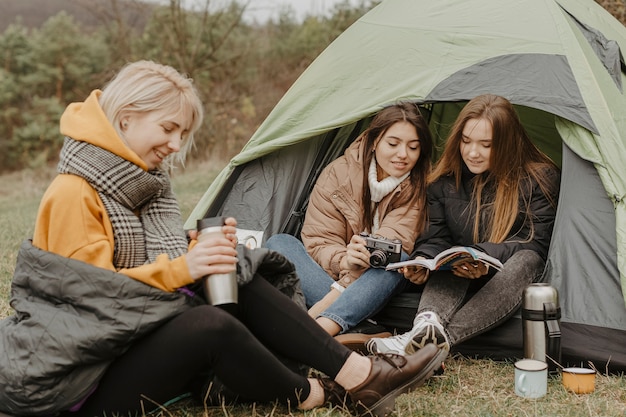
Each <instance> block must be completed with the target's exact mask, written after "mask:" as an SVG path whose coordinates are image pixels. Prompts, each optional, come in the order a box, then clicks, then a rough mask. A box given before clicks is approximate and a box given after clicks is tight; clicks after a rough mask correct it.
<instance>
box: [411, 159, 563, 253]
mask: <svg viewBox="0 0 626 417" xmlns="http://www.w3.org/2000/svg"><path fill="white" fill-rule="evenodd" d="M545 175H547V176H549V182H550V183H551V184H552V189H553V190H554V194H553V200H554V201H555V202H556V200H557V198H558V190H559V184H560V173H559V171H558V170H556V169H554V170H546V172H545ZM474 177H475V175H474V174H472V173H471V172H470V171H469V170H467V169H464V171H463V174H462V181H461V187H460V189H458V190H457V189H456V184H455V180H454V178H453V177H441V178H439V179H438V180H437V181H436V182H434V183H433V184H431V185H430V186H429V188H428V217H429V221H428V228H427V230H426V231H425V232H424V233H422V235H421V236H420V237H418V239H417V240H416V242H415V249H414V251H413V253H412V255H411V258H413V257H416V256H418V255H421V256H425V257H426V258H433V257H434V256H436V255H437V254H438V253H439V252H441V251H442V250H445V249H448V248H449V247H451V246H470V247H475V248H477V249H479V250H481V251H483V252H485V253H487V254H489V255H491V256H493V257H495V258H498V259H499V260H500V261H501V262H502V263H504V262H506V261H507V259H509V258H510V257H511V256H512V255H513V254H514V253H515V252H517V251H519V250H522V249H530V250H534V251H535V252H537V253H538V254H539V255H540V256H541V257H542V258H543V259H544V260H545V259H546V258H547V256H548V248H549V246H550V239H551V237H552V229H553V227H554V219H555V215H556V208H555V207H553V206H552V205H550V202H549V200H548V199H547V198H546V196H545V195H544V194H543V192H542V191H541V188H540V187H539V185H538V184H537V183H536V182H534V181H532V182H531V180H530V179H528V180H527V182H526V183H525V184H522V185H521V187H520V189H521V190H522V192H525V191H528V190H531V191H530V192H529V193H528V195H526V196H525V198H526V199H528V198H530V211H531V213H526V208H525V207H526V205H525V203H524V200H523V198H520V202H519V207H520V211H519V214H518V216H517V219H516V220H515V224H514V225H513V227H512V229H511V232H510V233H509V236H508V237H507V239H506V240H505V241H504V242H502V243H489V242H485V241H484V240H485V239H484V237H481V239H480V241H481V243H476V244H474V243H473V225H474V218H475V213H474V210H473V207H472V206H471V204H470V199H471V195H472V189H473V183H472V179H473V178H474ZM486 194H487V195H493V193H489V191H488V190H487V192H486ZM488 203H489V202H488ZM531 224H532V229H534V235H533V236H532V239H530V241H527V240H528V238H529V236H530V235H531V233H532V232H531V230H532V229H531Z"/></svg>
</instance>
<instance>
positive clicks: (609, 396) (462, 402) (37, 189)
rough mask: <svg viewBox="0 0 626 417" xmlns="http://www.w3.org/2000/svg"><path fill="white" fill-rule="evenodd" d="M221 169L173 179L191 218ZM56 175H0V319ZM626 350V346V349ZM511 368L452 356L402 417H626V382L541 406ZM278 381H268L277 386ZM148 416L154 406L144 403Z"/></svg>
mask: <svg viewBox="0 0 626 417" xmlns="http://www.w3.org/2000/svg"><path fill="white" fill-rule="evenodd" d="M223 165H224V164H223V163H209V162H207V163H202V164H192V165H189V167H188V168H187V169H186V170H184V171H179V172H177V173H176V174H175V175H174V176H173V187H174V191H175V193H176V195H177V197H178V199H179V201H180V203H181V209H182V211H183V216H185V217H186V216H187V215H188V214H189V213H190V212H191V210H192V209H193V207H194V206H195V204H196V202H197V201H198V199H199V198H200V197H201V196H202V194H203V193H204V191H205V190H206V188H207V187H208V185H209V184H210V182H211V181H212V180H213V178H215V175H217V173H218V171H219V169H221V168H222V167H223ZM53 175H54V171H53V170H52V169H50V170H43V171H37V172H33V171H24V172H20V173H14V174H10V175H4V176H2V177H0V256H1V258H0V317H6V316H8V315H10V314H11V309H10V307H9V304H8V300H9V287H10V281H11V276H12V274H13V270H14V267H15V259H16V254H17V250H18V248H19V245H20V243H21V242H22V240H23V239H25V238H27V237H29V236H30V235H31V234H32V230H33V224H34V220H35V216H36V212H37V207H38V204H39V199H40V198H41V195H42V194H43V192H44V191H45V188H46V186H47V184H48V183H49V181H50V180H51V179H52V177H53ZM624 348H625V349H626V347H624ZM513 373H514V368H513V364H512V363H511V362H494V361H491V360H485V359H471V358H465V357H461V356H454V357H451V358H449V359H448V360H447V361H446V370H445V372H444V374H443V375H441V376H437V377H434V378H431V380H430V381H428V383H427V384H426V385H425V386H423V387H420V388H418V389H417V390H416V391H414V392H412V393H410V394H407V395H403V396H401V397H400V398H398V400H397V411H396V413H395V415H397V416H423V417H428V416H450V417H465V416H468V417H472V416H475V417H492V416H509V417H517V416H520V417H528V416H566V417H583V416H589V417H613V416H615V417H618V416H619V417H626V378H625V377H624V376H623V375H606V373H605V372H603V370H599V372H598V376H597V380H596V390H595V391H594V392H593V393H591V394H586V395H576V394H572V393H569V392H567V391H565V389H564V388H563V387H562V386H561V383H560V378H559V377H556V378H551V379H550V380H549V383H548V394H547V395H546V396H545V397H543V398H540V399H537V400H530V399H523V398H519V397H517V396H516V395H515V393H514V392H513ZM271 382H272V381H268V383H271ZM145 408H146V410H150V409H153V408H155V405H154V404H150V403H149V402H147V403H146V407H145ZM156 414H157V415H162V416H171V417H187V416H189V417H200V416H203V417H204V416H206V417H217V416H231V417H243V416H296V417H340V416H342V417H343V416H348V414H347V413H345V412H342V411H339V410H331V409H327V408H320V409H317V410H313V411H307V412H301V411H298V410H293V409H289V408H287V407H284V406H280V405H276V404H254V405H239V406H233V407H216V408H205V407H200V406H197V405H195V404H192V403H190V402H188V401H180V402H178V403H175V404H173V405H169V406H167V407H162V408H161V409H160V411H158V412H157V413H156Z"/></svg>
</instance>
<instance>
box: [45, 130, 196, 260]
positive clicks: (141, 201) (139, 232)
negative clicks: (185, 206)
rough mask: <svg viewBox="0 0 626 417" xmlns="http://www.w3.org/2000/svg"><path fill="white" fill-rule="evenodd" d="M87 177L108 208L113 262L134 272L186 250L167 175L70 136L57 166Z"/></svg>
mask: <svg viewBox="0 0 626 417" xmlns="http://www.w3.org/2000/svg"><path fill="white" fill-rule="evenodd" d="M57 169H58V171H59V173H61V174H74V175H78V176H79V177H82V178H84V179H85V180H86V181H87V182H88V183H89V184H90V185H91V186H92V187H93V188H94V189H95V190H96V191H97V192H98V195H99V196H100V198H101V199H102V202H103V203H104V207H105V208H106V210H107V213H108V215H109V219H110V220H111V224H112V225H113V233H114V240H115V249H114V254H113V264H114V265H115V267H116V268H117V269H121V268H134V267H137V266H140V265H143V264H145V263H151V262H154V261H155V260H156V257H157V256H158V255H160V254H163V253H166V254H167V255H168V256H169V257H170V258H171V259H173V258H176V257H179V256H180V255H182V254H184V253H186V252H187V238H186V236H185V232H184V230H183V224H182V216H181V213H180V208H179V207H178V203H177V201H176V199H175V197H174V194H173V193H172V190H171V186H170V180H169V176H168V175H167V173H165V172H163V171H160V170H152V171H148V172H146V171H144V170H143V169H141V168H140V167H139V166H137V165H135V164H133V163H131V162H129V161H127V160H125V159H123V158H121V157H119V156H117V155H115V154H113V153H111V152H109V151H106V150H104V149H102V148H100V147H97V146H95V145H92V144H90V143H87V142H79V141H76V140H73V139H71V138H68V137H66V138H65V141H64V143H63V148H62V149H61V157H60V161H59V165H58V167H57Z"/></svg>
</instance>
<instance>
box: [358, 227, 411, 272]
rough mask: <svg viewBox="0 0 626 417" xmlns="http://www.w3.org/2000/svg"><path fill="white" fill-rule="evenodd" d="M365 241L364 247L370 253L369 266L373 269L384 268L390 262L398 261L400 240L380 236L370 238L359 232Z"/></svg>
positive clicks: (400, 248)
mask: <svg viewBox="0 0 626 417" xmlns="http://www.w3.org/2000/svg"><path fill="white" fill-rule="evenodd" d="M360 236H361V237H362V238H363V239H365V247H366V248H367V250H368V251H369V252H370V265H371V266H372V267H374V268H384V267H386V266H387V265H389V264H390V263H392V262H399V261H400V254H401V253H402V242H401V241H400V239H387V238H384V237H382V236H372V235H370V234H368V233H365V232H361V233H360Z"/></svg>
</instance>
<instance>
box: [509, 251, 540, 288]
mask: <svg viewBox="0 0 626 417" xmlns="http://www.w3.org/2000/svg"><path fill="white" fill-rule="evenodd" d="M504 266H505V269H506V270H509V271H511V272H516V271H518V272H519V273H520V274H525V275H528V276H529V277H530V279H531V281H535V280H537V279H539V278H540V277H541V275H542V274H543V271H544V268H545V266H546V262H545V260H544V259H543V258H542V257H541V256H540V255H539V254H538V253H537V252H535V251H533V250H529V249H524V250H520V251H518V252H516V253H515V254H513V256H511V258H509V260H508V261H506V263H505V265H504Z"/></svg>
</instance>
